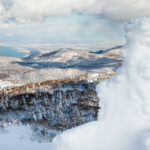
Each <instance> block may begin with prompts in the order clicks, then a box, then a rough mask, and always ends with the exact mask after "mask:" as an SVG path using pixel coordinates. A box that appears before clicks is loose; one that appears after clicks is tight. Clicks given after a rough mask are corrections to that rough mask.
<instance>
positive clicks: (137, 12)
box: [0, 0, 150, 23]
mask: <svg viewBox="0 0 150 150" xmlns="http://www.w3.org/2000/svg"><path fill="white" fill-rule="evenodd" d="M73 11H76V12H79V13H82V14H88V15H95V16H97V17H99V16H100V15H103V16H107V17H108V18H111V19H114V20H118V21H122V20H123V21H125V20H128V19H131V18H135V17H139V16H148V15H150V1H149V0H126V1H120V0H71V1H70V0H55V1H54V0H0V20H1V22H5V23H9V22H16V23H27V22H31V21H33V22H36V21H38V22H41V21H43V20H44V19H45V18H47V17H49V16H63V15H64V16H65V15H70V14H71V13H72V12H73Z"/></svg>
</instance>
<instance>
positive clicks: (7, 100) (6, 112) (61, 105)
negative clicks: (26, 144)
mask: <svg viewBox="0 0 150 150" xmlns="http://www.w3.org/2000/svg"><path fill="white" fill-rule="evenodd" d="M96 84H97V82H92V83H89V82H87V81H86V80H80V81H64V82H62V81H57V82H56V81H47V82H43V83H40V84H28V85H26V86H20V87H14V88H8V89H4V90H3V91H1V92H0V120H1V121H0V123H1V126H3V124H4V123H12V124H14V123H15V124H20V123H21V124H24V125H27V124H28V125H30V126H31V128H32V130H33V135H34V138H35V139H37V138H38V141H41V140H43V139H44V140H51V139H52V138H53V137H54V136H55V135H56V132H54V131H57V132H61V131H64V130H66V129H70V128H72V127H76V126H79V125H81V124H84V123H87V122H90V121H94V120H96V119H97V115H98V110H99V99H98V97H97V94H96V90H95V88H96Z"/></svg>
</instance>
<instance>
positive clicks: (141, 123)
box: [54, 17, 150, 150]
mask: <svg viewBox="0 0 150 150" xmlns="http://www.w3.org/2000/svg"><path fill="white" fill-rule="evenodd" d="M149 24H150V18H146V17H145V18H139V19H135V20H133V21H130V22H129V23H128V24H127V25H126V27H125V30H126V40H127V45H126V46H125V48H124V49H123V50H122V55H123V57H124V63H123V66H122V67H121V69H119V70H118V72H117V74H118V75H117V76H116V77H115V78H113V79H111V80H108V81H104V82H103V83H100V84H99V86H98V87H97V93H98V95H99V98H100V100H101V101H100V107H101V110H100V112H99V120H98V121H97V122H94V123H89V124H86V125H83V126H81V127H79V128H76V129H73V130H70V131H67V132H65V133H64V134H62V135H61V136H59V137H56V139H55V140H54V144H55V145H56V148H55V149H56V150H81V149H82V150H91V149H93V150H148V149H150V95H149V90H150V62H149V61H150V26H149Z"/></svg>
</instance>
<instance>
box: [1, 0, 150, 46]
mask: <svg viewBox="0 0 150 150" xmlns="http://www.w3.org/2000/svg"><path fill="white" fill-rule="evenodd" d="M147 15H150V1H149V0H126V1H121V0H0V34H1V38H0V41H1V42H4V41H5V42H6V41H18V42H22V41H27V42H28V41H32V42H34V41H36V42H37V43H38V42H41V41H42V40H43V41H52V39H54V40H55V39H59V40H62V39H66V40H68V39H73V40H74V39H78V38H82V39H86V38H87V39H93V38H95V39H104V40H106V39H108V40H113V39H114V40H115V39H116V40H119V39H120V40H122V39H123V26H124V23H125V22H126V21H128V20H129V19H132V18H135V17H139V16H147ZM41 35H42V39H40V38H41ZM2 37H3V38H2Z"/></svg>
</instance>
